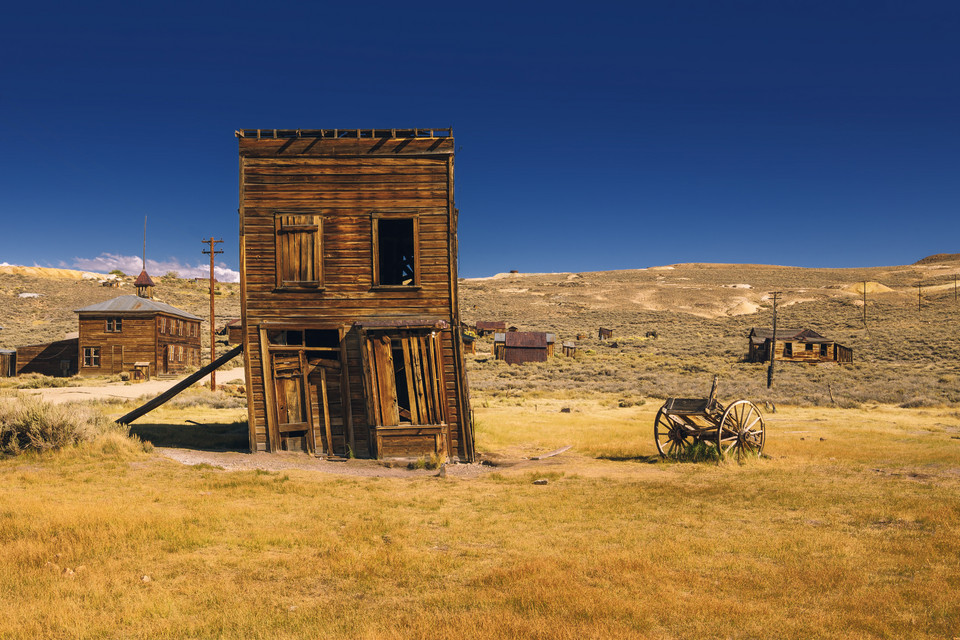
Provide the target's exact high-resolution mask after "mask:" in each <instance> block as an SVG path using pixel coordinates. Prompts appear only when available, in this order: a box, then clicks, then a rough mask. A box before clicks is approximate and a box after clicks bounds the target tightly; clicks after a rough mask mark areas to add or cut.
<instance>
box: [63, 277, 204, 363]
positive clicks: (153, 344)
mask: <svg viewBox="0 0 960 640" xmlns="http://www.w3.org/2000/svg"><path fill="white" fill-rule="evenodd" d="M76 313H77V315H78V316H79V318H80V344H79V353H78V354H77V355H78V360H77V362H78V372H79V374H80V375H82V376H97V375H109V374H116V373H122V372H127V373H130V374H131V376H133V375H134V372H135V371H137V370H138V369H139V370H140V371H141V374H140V375H142V367H139V368H138V367H137V366H136V365H137V363H142V362H148V363H150V370H149V371H147V372H146V373H147V376H148V377H149V376H154V375H163V374H177V373H181V372H183V371H185V370H186V369H188V368H190V367H197V366H199V365H200V318H198V317H197V316H195V315H193V314H191V313H187V312H186V311H183V310H182V309H177V308H176V307H173V306H171V305H169V304H166V303H163V302H158V301H156V300H151V299H149V298H143V297H140V296H136V295H126V296H119V297H117V298H113V299H112V300H107V301H106V302H99V303H97V304H92V305H90V306H88V307H83V308H82V309H77V310H76Z"/></svg>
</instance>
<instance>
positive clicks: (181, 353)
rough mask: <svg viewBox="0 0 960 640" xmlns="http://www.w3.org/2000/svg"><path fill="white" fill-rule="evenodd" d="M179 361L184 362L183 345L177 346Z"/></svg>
mask: <svg viewBox="0 0 960 640" xmlns="http://www.w3.org/2000/svg"><path fill="white" fill-rule="evenodd" d="M177 362H183V347H181V346H177Z"/></svg>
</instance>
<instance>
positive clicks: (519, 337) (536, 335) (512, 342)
mask: <svg viewBox="0 0 960 640" xmlns="http://www.w3.org/2000/svg"><path fill="white" fill-rule="evenodd" d="M504 345H505V346H507V347H517V348H521V349H546V348H547V334H546V333H543V332H542V331H509V332H507V334H506V336H505V338H504Z"/></svg>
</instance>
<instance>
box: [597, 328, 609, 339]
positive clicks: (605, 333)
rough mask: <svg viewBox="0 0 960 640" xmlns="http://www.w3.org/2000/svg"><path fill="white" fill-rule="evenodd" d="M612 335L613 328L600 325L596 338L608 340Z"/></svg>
mask: <svg viewBox="0 0 960 640" xmlns="http://www.w3.org/2000/svg"><path fill="white" fill-rule="evenodd" d="M612 337H613V329H607V328H606V327H600V330H599V331H597V339H598V340H609V339H610V338H612Z"/></svg>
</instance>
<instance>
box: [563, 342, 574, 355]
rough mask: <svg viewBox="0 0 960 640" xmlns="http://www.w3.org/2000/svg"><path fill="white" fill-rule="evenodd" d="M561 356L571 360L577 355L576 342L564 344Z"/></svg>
mask: <svg viewBox="0 0 960 640" xmlns="http://www.w3.org/2000/svg"><path fill="white" fill-rule="evenodd" d="M563 355H565V356H567V357H568V358H573V357H575V356H576V355H577V343H576V342H569V341H568V342H564V343H563Z"/></svg>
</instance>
